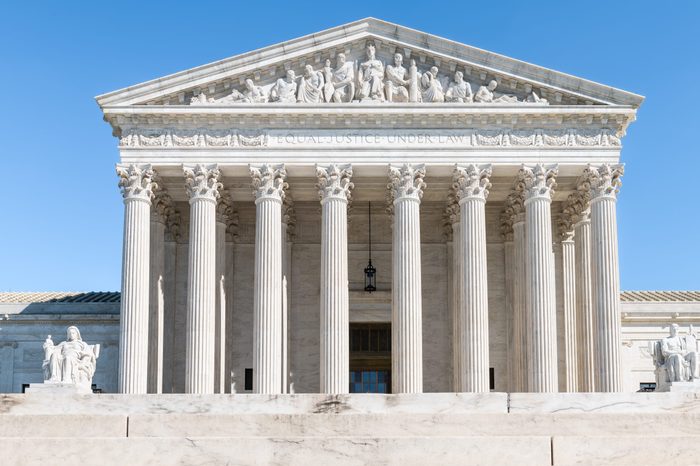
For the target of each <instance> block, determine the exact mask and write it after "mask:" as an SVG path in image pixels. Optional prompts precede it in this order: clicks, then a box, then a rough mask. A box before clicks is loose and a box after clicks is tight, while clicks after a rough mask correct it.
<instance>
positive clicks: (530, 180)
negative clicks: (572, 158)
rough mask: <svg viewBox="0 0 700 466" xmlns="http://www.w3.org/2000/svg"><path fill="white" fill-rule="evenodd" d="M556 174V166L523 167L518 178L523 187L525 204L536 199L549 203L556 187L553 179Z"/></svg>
mask: <svg viewBox="0 0 700 466" xmlns="http://www.w3.org/2000/svg"><path fill="white" fill-rule="evenodd" d="M558 173H559V167H558V165H556V164H555V165H548V166H545V165H544V164H541V163H538V164H536V165H534V166H532V167H528V166H526V165H523V166H522V168H521V169H520V172H519V173H518V177H519V179H520V180H521V181H522V182H523V183H524V185H525V199H526V202H527V201H528V200H530V199H536V198H541V199H547V200H550V201H551V200H552V195H553V194H554V188H555V187H556V185H557V183H556V180H555V178H556V176H557V174H558Z"/></svg>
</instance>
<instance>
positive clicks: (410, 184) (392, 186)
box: [388, 163, 426, 204]
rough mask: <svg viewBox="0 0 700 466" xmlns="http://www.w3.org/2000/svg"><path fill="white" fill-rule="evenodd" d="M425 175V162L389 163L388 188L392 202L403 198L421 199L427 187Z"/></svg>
mask: <svg viewBox="0 0 700 466" xmlns="http://www.w3.org/2000/svg"><path fill="white" fill-rule="evenodd" d="M424 177H425V164H422V163H421V164H411V163H404V164H403V165H400V166H399V165H389V185H388V188H389V193H390V199H391V201H392V202H391V204H394V203H395V202H396V201H398V200H403V199H412V200H416V201H420V200H421V198H422V197H423V190H424V189H425V187H426V184H425V182H424V181H423V178H424Z"/></svg>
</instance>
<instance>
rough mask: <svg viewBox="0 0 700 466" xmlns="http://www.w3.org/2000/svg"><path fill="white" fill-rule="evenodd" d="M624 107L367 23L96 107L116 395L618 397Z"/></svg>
mask: <svg viewBox="0 0 700 466" xmlns="http://www.w3.org/2000/svg"><path fill="white" fill-rule="evenodd" d="M642 100H643V98H642V97H640V96H638V95H635V94H632V93H629V92H626V91H622V90H618V89H614V88H611V87H609V86H605V85H601V84H597V83H593V82H590V81H586V80H584V79H580V78H576V77H573V76H569V75H565V74H562V73H558V72H556V71H553V70H547V69H543V68H540V67H537V66H535V65H531V64H528V63H524V62H520V61H517V60H514V59H511V58H507V57H504V56H500V55H496V54H493V53H490V52H486V51H483V50H479V49H475V48H473V47H469V46H466V45H462V44H457V43H454V42H451V41H448V40H445V39H441V38H438V37H434V36H431V35H428V34H424V33H420V32H418V31H414V30H410V29H407V28H404V27H401V26H397V25H394V24H390V23H385V22H382V21H379V20H375V19H367V20H361V21H358V22H354V23H350V24H347V25H344V26H340V27H337V28H333V29H329V30H326V31H323V32H320V33H317V34H313V35H310V36H306V37H302V38H299V39H295V40H291V41H288V42H285V43H283V44H278V45H273V46H270V47H266V48H263V49H260V50H257V51H253V52H249V53H245V54H242V55H238V56H235V57H232V58H229V59H225V60H222V61H219V62H216V63H212V64H209V65H204V66H201V67H197V68H194V69H191V70H187V71H183V72H181V73H176V74H174V75H171V76H166V77H163V78H159V79H157V80H153V81H149V82H146V83H142V84H138V85H135V86H131V87H128V88H125V89H122V90H118V91H115V92H111V93H108V94H104V95H101V96H99V97H97V102H98V104H99V105H100V108H101V109H102V111H103V113H104V119H105V121H107V122H108V123H109V124H110V125H111V127H112V130H113V134H114V135H115V137H116V138H117V139H118V144H119V151H120V158H121V160H120V162H119V164H118V165H117V174H118V178H119V186H120V187H121V191H122V195H123V197H124V253H123V275H122V296H121V321H120V337H119V363H118V387H117V388H118V391H119V392H121V393H146V392H162V391H169V392H170V391H172V392H184V393H223V392H228V391H230V390H231V387H232V385H235V387H238V389H240V388H241V387H242V386H244V385H248V386H250V385H251V384H252V390H253V391H254V392H256V393H267V394H275V393H286V392H288V391H290V390H292V389H293V390H294V391H297V392H318V393H346V392H348V391H349V390H350V389H353V387H355V385H354V384H353V385H351V383H350V382H351V380H353V381H355V378H359V379H360V380H361V382H364V381H366V380H370V382H374V381H376V385H379V384H380V383H381V388H380V387H378V386H373V387H372V388H371V389H372V390H373V391H375V390H378V391H387V392H388V391H391V392H393V393H419V392H423V391H438V392H447V391H458V392H484V391H488V390H489V389H490V388H494V389H495V390H497V391H514V392H523V391H532V392H554V391H559V390H561V391H601V392H608V391H609V392H615V391H621V390H622V389H623V373H622V368H621V351H622V349H621V348H622V347H621V310H620V298H619V296H620V285H619V269H618V252H617V223H616V222H617V221H616V200H617V195H618V191H619V189H620V186H621V179H622V176H623V172H624V167H623V166H622V165H621V164H620V163H619V161H620V151H621V148H622V142H621V141H622V139H623V136H624V135H625V131H626V129H627V127H628V125H629V124H630V123H631V122H632V121H634V119H635V114H636V110H637V108H638V107H639V105H641V103H642ZM370 206H371V207H370ZM370 210H371V212H370ZM370 217H371V221H372V235H373V237H372V246H373V249H372V252H371V255H370V253H369V242H370V241H369V237H368V234H369V228H368V221H369V218H370ZM368 257H369V258H370V259H371V261H372V263H373V264H374V266H375V267H376V270H377V272H376V291H374V292H371V293H369V292H365V291H364V281H365V277H364V267H365V265H366V262H367V260H368ZM363 335H364V336H363ZM355 336H357V338H358V339H359V340H360V341H362V339H363V338H364V339H367V340H368V341H371V340H372V338H375V339H377V341H379V343H378V346H376V347H375V346H372V345H371V344H369V345H368V346H367V347H361V346H362V345H361V343H360V344H358V345H355V344H354V343H353V342H351V339H352V338H354V337H355ZM382 345H383V347H382V348H381V349H378V348H379V346H382ZM369 353H372V354H369ZM374 353H376V354H374ZM251 369H252V370H251ZM246 378H247V379H248V380H246ZM380 380H381V382H380ZM359 388H360V390H366V389H367V388H366V387H365V388H363V387H359Z"/></svg>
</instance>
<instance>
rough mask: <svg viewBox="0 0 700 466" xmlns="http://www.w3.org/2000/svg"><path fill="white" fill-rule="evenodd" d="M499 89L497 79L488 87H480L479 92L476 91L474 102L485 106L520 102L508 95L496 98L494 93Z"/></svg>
mask: <svg viewBox="0 0 700 466" xmlns="http://www.w3.org/2000/svg"><path fill="white" fill-rule="evenodd" d="M496 87H498V83H497V82H496V80H495V79H492V80H491V81H489V83H488V85H486V86H480V87H479V90H478V91H476V95H475V96H474V102H479V103H484V104H491V103H493V104H511V103H515V102H517V101H518V98H517V97H515V96H514V95H506V94H503V95H502V96H500V97H498V98H496V97H495V95H494V92H493V91H495V90H496Z"/></svg>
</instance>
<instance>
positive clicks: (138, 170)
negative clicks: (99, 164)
mask: <svg viewBox="0 0 700 466" xmlns="http://www.w3.org/2000/svg"><path fill="white" fill-rule="evenodd" d="M153 174H154V173H153V169H152V168H151V165H150V164H144V165H136V164H131V165H122V164H120V165H117V176H119V188H120V189H121V192H122V196H124V199H125V200H128V199H140V200H144V201H149V202H150V200H151V198H152V197H153V184H154V183H153Z"/></svg>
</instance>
